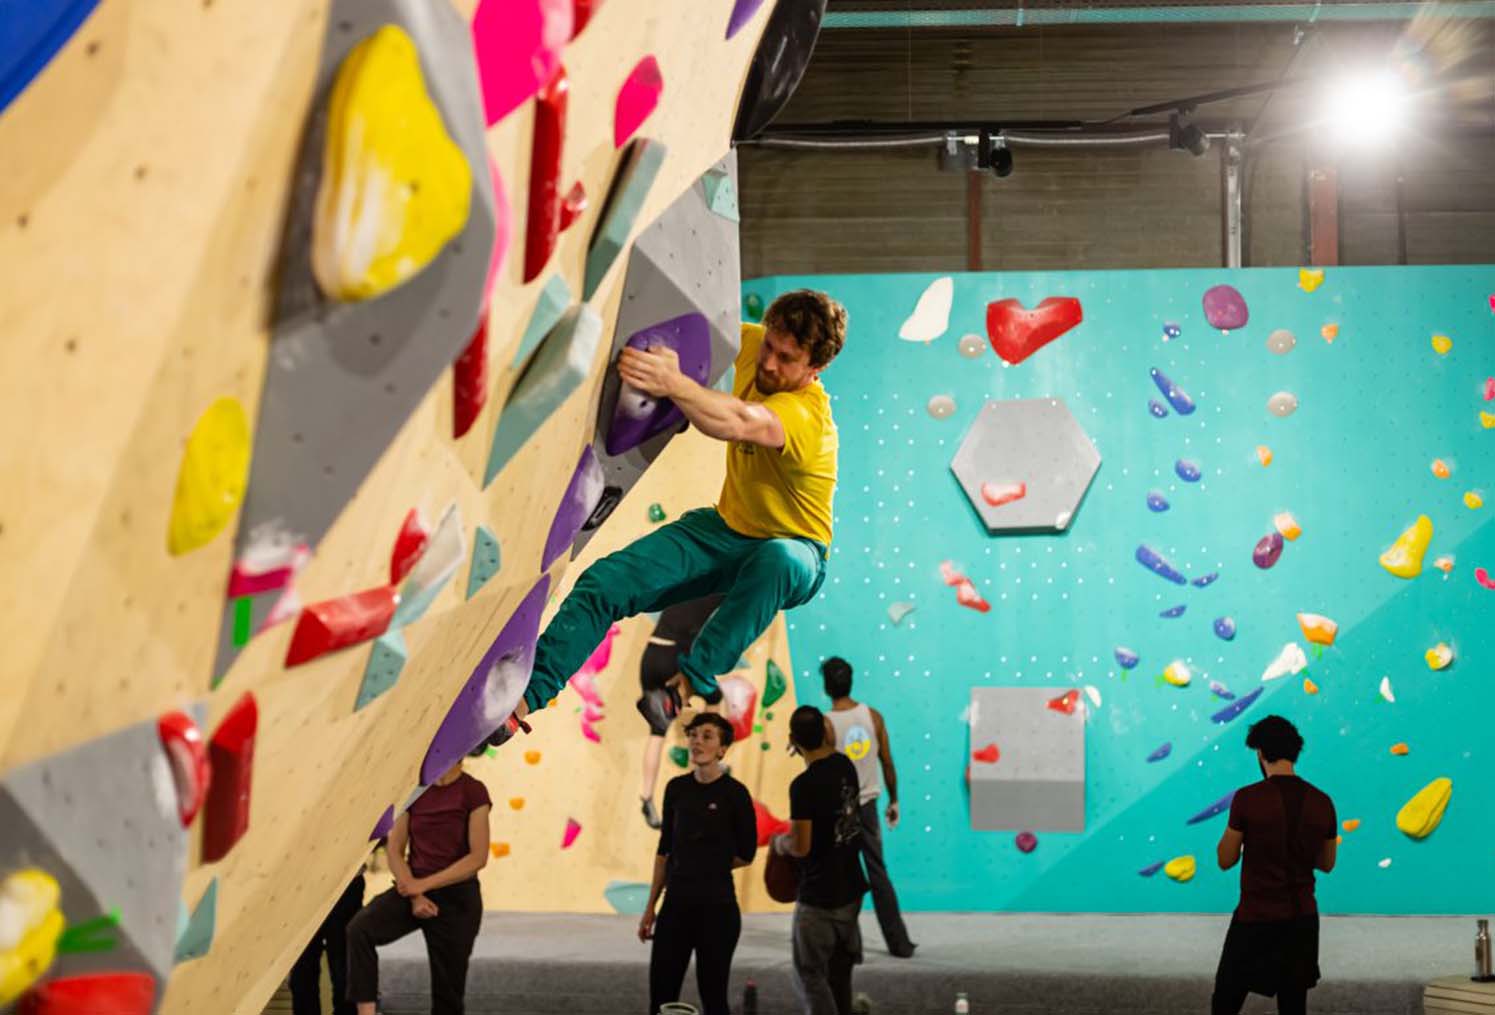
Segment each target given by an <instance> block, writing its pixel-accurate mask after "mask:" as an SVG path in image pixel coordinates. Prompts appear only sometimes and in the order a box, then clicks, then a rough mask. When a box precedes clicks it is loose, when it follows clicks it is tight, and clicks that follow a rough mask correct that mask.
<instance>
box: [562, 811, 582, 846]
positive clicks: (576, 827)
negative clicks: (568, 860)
mask: <svg viewBox="0 0 1495 1015" xmlns="http://www.w3.org/2000/svg"><path fill="white" fill-rule="evenodd" d="M580 834H581V823H580V822H579V821H577V820H576V819H575V818H567V819H566V832H565V834H564V835H562V836H561V848H562V849H570V848H571V846H572V844H573V843H574V842H576V837H577V836H578V835H580Z"/></svg>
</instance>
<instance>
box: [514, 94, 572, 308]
mask: <svg viewBox="0 0 1495 1015" xmlns="http://www.w3.org/2000/svg"><path fill="white" fill-rule="evenodd" d="M570 93H571V81H570V79H569V78H567V77H566V68H565V66H564V65H562V66H560V67H557V68H556V71H555V75H554V76H553V77H552V78H551V79H550V81H549V83H548V84H546V86H545V87H544V88H542V89H541V90H540V94H539V95H538V96H537V97H536V99H535V130H534V135H533V143H532V144H531V147H530V164H529V218H528V220H527V221H526V222H525V227H524V228H525V235H524V281H525V282H533V281H534V280H535V279H536V277H538V276H539V274H540V272H541V271H543V270H544V269H545V264H546V262H547V261H549V260H550V255H551V254H552V253H554V252H555V238H556V235H557V234H558V233H559V232H560V223H561V150H562V147H563V146H564V144H565V140H566V105H567V99H568V97H569V96H570Z"/></svg>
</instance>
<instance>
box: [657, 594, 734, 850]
mask: <svg viewBox="0 0 1495 1015" xmlns="http://www.w3.org/2000/svg"><path fill="white" fill-rule="evenodd" d="M721 601H722V597H721V596H706V597H704V598H701V599H692V600H690V601H689V602H685V603H676V604H675V605H674V606H671V607H669V608H668V609H666V610H665V611H664V612H662V613H661V614H660V615H659V621H658V622H657V623H656V624H655V625H654V633H653V634H652V635H650V636H649V645H648V647H647V648H645V649H644V654H643V657H642V658H641V659H640V660H639V668H638V677H639V689H640V691H641V694H640V697H639V700H638V706H637V707H638V710H639V714H640V715H642V716H643V717H644V721H645V722H647V723H648V724H649V739H648V740H646V741H645V742H644V771H643V782H642V783H641V784H640V788H639V798H640V799H641V800H642V801H643V811H644V821H646V822H647V823H648V825H649V827H650V828H654V829H657V828H659V820H660V819H659V812H658V811H656V810H655V809H654V784H655V783H656V782H658V781H659V759H660V758H661V756H663V754H664V738H665V734H666V733H668V732H669V731H670V723H672V722H674V721H675V717H676V716H678V715H679V714H680V708H681V705H682V704H683V703H682V702H681V700H680V695H679V693H678V692H676V690H675V689H674V688H673V687H670V686H669V681H670V680H672V679H673V678H674V676H675V674H677V673H679V672H680V667H679V659H680V657H681V656H682V655H684V654H685V653H687V652H689V651H690V647H691V645H692V644H694V643H695V640H696V635H698V634H700V633H701V628H702V627H704V626H706V621H708V620H710V619H711V615H712V614H713V613H715V612H716V608H717V607H718V606H720V605H721Z"/></svg>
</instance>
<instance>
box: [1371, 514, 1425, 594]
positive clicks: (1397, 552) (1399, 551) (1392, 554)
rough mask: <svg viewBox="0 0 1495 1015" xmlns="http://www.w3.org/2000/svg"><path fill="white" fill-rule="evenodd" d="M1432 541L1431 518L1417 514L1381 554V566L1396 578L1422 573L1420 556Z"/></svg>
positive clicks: (1414, 576)
mask: <svg viewBox="0 0 1495 1015" xmlns="http://www.w3.org/2000/svg"><path fill="white" fill-rule="evenodd" d="M1432 541H1433V520H1432V519H1431V518H1429V517H1428V516H1427V515H1418V516H1417V521H1415V522H1413V523H1412V524H1411V525H1410V526H1408V527H1407V530H1406V531H1405V532H1403V533H1402V534H1401V535H1399V536H1397V537H1396V542H1394V543H1392V544H1391V545H1390V546H1388V547H1387V548H1386V552H1385V553H1383V554H1381V566H1382V567H1384V568H1385V569H1386V570H1387V571H1390V572H1391V573H1392V574H1394V575H1396V576H1397V577H1398V578H1416V577H1417V576H1418V575H1420V574H1422V557H1423V554H1425V553H1427V552H1428V544H1429V543H1431V542H1432Z"/></svg>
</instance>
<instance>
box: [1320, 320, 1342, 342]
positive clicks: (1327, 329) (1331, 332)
mask: <svg viewBox="0 0 1495 1015" xmlns="http://www.w3.org/2000/svg"><path fill="white" fill-rule="evenodd" d="M1319 334H1320V335H1322V336H1323V339H1324V341H1325V342H1328V343H1330V344H1331V345H1332V344H1333V343H1334V340H1335V339H1336V338H1338V337H1339V325H1337V324H1326V325H1324V326H1323V327H1322V328H1320V329H1319Z"/></svg>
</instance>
